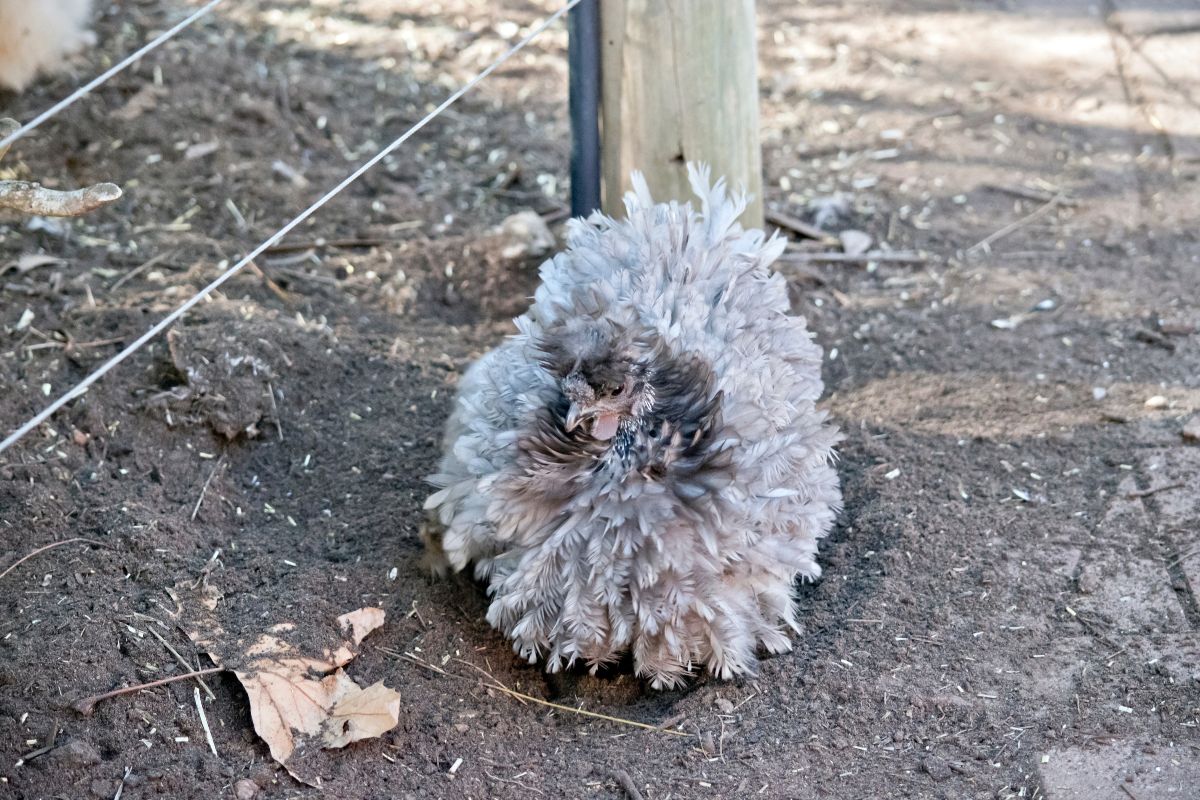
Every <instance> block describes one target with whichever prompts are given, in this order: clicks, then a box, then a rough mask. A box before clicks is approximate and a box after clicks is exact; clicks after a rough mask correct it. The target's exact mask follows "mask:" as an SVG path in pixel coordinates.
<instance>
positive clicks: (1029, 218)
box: [967, 194, 1063, 255]
mask: <svg viewBox="0 0 1200 800" xmlns="http://www.w3.org/2000/svg"><path fill="white" fill-rule="evenodd" d="M1062 201H1063V196H1062V194H1057V195H1055V196H1054V197H1051V198H1050V199H1049V200H1047V201H1046V202H1045V203H1044V204H1042V205H1040V206H1038V207H1037V208H1036V209H1034V210H1033V211H1032V212H1030V213H1029V214H1026V215H1025V216H1023V217H1021V218H1020V219H1019V220H1017V221H1016V222H1010V223H1009V224H1007V225H1005V226H1004V227H1003V228H1001V229H1000V230H998V231H996V232H995V233H992V234H991V235H990V236H987V237H986V238H984V239H981V240H980V241H978V242H976V243H975V244H973V245H971V246H970V247H968V248H967V254H968V255H973V254H975V253H978V252H981V251H986V250H989V249H991V246H992V244H993V243H995V242H998V241H999V240H1001V239H1003V238H1004V237H1005V236H1008V235H1009V234H1010V233H1012V232H1013V231H1015V230H1017V229H1019V228H1023V227H1025V226H1026V225H1028V224H1029V223H1031V222H1033V221H1034V220H1037V219H1040V218H1041V217H1044V216H1045V215H1046V214H1048V213H1049V212H1050V211H1052V210H1053V209H1054V208H1055V207H1056V206H1058V205H1059V204H1060V203H1062Z"/></svg>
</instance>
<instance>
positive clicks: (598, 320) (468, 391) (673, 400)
mask: <svg viewBox="0 0 1200 800" xmlns="http://www.w3.org/2000/svg"><path fill="white" fill-rule="evenodd" d="M689 171H690V175H691V183H692V188H693V190H694V191H695V193H696V194H697V196H698V197H699V199H700V202H701V208H700V210H699V211H698V212H697V211H695V210H693V208H692V206H691V205H690V204H683V205H681V204H678V203H670V204H658V205H656V204H654V202H653V201H652V200H651V198H650V193H649V191H648V189H647V187H646V183H645V181H644V180H642V178H641V177H640V176H638V175H635V176H634V181H633V184H634V190H633V191H632V192H630V193H629V195H627V196H626V198H625V205H626V209H627V211H628V218H627V219H626V220H622V221H617V220H613V219H610V218H608V217H606V216H603V215H601V214H594V215H592V217H591V218H590V219H588V220H586V221H575V222H572V223H571V227H570V229H569V236H568V244H569V247H568V249H567V250H566V251H565V252H563V253H561V254H559V255H557V256H555V257H554V258H553V259H551V260H550V261H548V262H546V264H544V265H543V266H542V268H541V278H542V285H541V286H540V287H539V288H538V290H537V293H536V295H535V297H534V303H533V305H532V307H531V308H530V309H529V311H528V312H527V313H526V314H525V315H523V316H521V317H519V318H518V319H517V320H516V326H517V329H518V333H517V334H516V335H514V336H512V337H511V338H509V339H508V340H507V341H505V342H504V343H503V344H502V345H500V346H499V347H497V348H496V349H495V350H493V351H491V352H490V353H488V354H487V355H485V356H484V357H483V358H482V359H480V360H479V361H478V362H477V363H476V364H474V365H473V366H472V367H471V368H470V369H469V370H468V371H467V373H466V375H465V376H464V377H463V379H462V382H461V385H460V387H459V391H458V400H457V403H456V405H455V408H454V412H453V415H452V416H451V418H450V420H449V423H448V426H447V431H446V437H445V456H444V458H443V461H442V464H441V467H440V470H439V471H438V473H437V474H435V475H433V476H431V477H430V481H431V482H432V483H433V484H434V485H435V486H438V487H441V488H440V491H438V492H437V493H436V494H434V495H433V496H431V497H430V498H429V499H428V501H427V502H426V508H427V509H429V510H431V511H434V512H436V519H437V522H436V523H435V524H434V525H432V526H430V527H427V529H426V534H425V538H426V543H427V546H428V547H429V548H430V551H431V552H430V556H431V557H432V558H433V559H434V562H435V566H437V564H438V562H439V561H440V564H441V565H442V566H444V565H445V564H446V563H447V562H448V564H449V566H451V567H452V568H453V569H455V570H462V569H465V568H466V567H467V566H468V565H469V564H472V563H473V564H474V565H475V575H476V577H477V578H478V579H479V580H481V581H485V582H486V583H487V587H488V593H489V595H490V596H491V604H490V607H489V609H488V614H487V618H488V622H490V623H491V624H492V625H493V626H494V627H495V628H497V629H499V630H500V631H502V632H503V633H504V634H505V635H506V636H508V637H509V638H510V639H512V641H513V646H514V649H515V650H516V651H517V652H518V653H519V654H520V655H521V656H522V657H524V658H526V659H528V660H529V661H530V663H534V662H536V661H537V660H538V659H544V661H545V664H546V669H547V671H550V672H554V671H557V670H559V669H561V668H563V667H564V666H569V665H571V664H573V663H576V662H586V663H587V664H589V665H591V666H592V667H593V669H595V668H596V667H598V666H600V665H602V664H605V663H608V662H612V661H615V660H616V659H618V658H620V657H621V656H622V655H623V654H624V653H626V652H631V653H632V655H633V661H634V667H635V670H636V672H637V674H638V675H641V676H646V677H648V678H649V679H650V681H651V684H652V685H653V686H654V687H673V686H677V685H679V684H681V683H682V682H683V681H684V680H685V678H686V677H687V676H688V675H690V674H693V673H694V670H695V668H697V667H700V666H706V667H707V669H708V670H709V671H710V672H711V673H713V674H714V675H716V676H718V677H721V678H730V677H733V676H737V675H743V674H748V673H752V672H753V671H754V669H755V666H756V661H757V658H756V656H757V653H758V651H759V649H760V648H762V649H764V650H766V651H767V652H770V653H780V652H785V651H787V650H789V649H790V648H791V644H790V640H789V637H788V635H787V629H789V628H790V629H792V630H794V631H797V632H799V630H800V625H799V623H798V621H797V619H796V611H795V608H794V601H793V596H792V588H793V584H794V582H795V580H796V578H797V576H800V577H803V578H810V579H811V578H814V577H816V576H817V575H818V574H819V573H820V567H819V566H818V565H817V563H816V560H815V559H816V552H817V540H818V539H819V538H820V537H822V536H824V535H825V534H826V533H827V532H828V530H829V528H830V526H831V524H832V523H833V520H834V517H835V515H836V514H837V513H838V511H839V510H840V507H841V492H840V490H839V488H838V479H837V474H836V472H835V470H834V468H833V459H834V452H833V447H834V445H835V444H836V443H837V442H838V441H839V438H840V437H839V435H838V432H837V430H836V429H835V428H834V427H833V426H832V425H831V424H829V423H828V422H827V421H826V415H825V413H824V412H822V411H818V410H817V409H816V408H815V405H814V404H815V402H816V400H817V399H818V397H819V396H820V394H821V390H822V384H821V355H822V354H821V349H820V347H818V346H817V345H816V344H815V343H814V342H813V340H812V335H811V334H810V333H809V332H808V330H807V329H806V327H805V322H804V319H803V318H801V317H795V316H790V315H789V313H788V311H789V303H788V296H787V290H786V285H785V282H784V279H783V277H782V276H781V275H779V274H777V273H773V272H771V270H770V269H769V265H770V264H771V263H772V262H773V261H774V260H775V259H776V258H777V257H778V256H779V255H780V253H781V252H782V251H783V248H784V244H785V242H784V240H783V239H780V238H777V237H772V238H771V239H769V240H766V239H764V236H763V233H762V232H761V231H757V230H752V231H744V230H742V228H741V227H740V226H739V225H738V224H737V222H736V218H737V217H738V215H739V214H740V213H741V212H742V210H743V209H744V207H745V199H744V198H743V197H730V196H728V195H727V193H726V191H725V187H724V183H723V182H722V181H718V182H717V183H716V184H715V185H711V184H710V182H709V175H708V171H707V169H705V168H702V167H690V168H689Z"/></svg>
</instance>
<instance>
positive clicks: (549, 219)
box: [538, 206, 571, 225]
mask: <svg viewBox="0 0 1200 800" xmlns="http://www.w3.org/2000/svg"><path fill="white" fill-rule="evenodd" d="M538 216H540V217H541V218H542V222H545V223H546V224H547V225H553V224H554V223H556V222H562V221H563V220H564V219H570V218H571V209H569V208H567V207H566V206H559V207H558V208H552V209H550V210H549V211H543V212H542V213H541V214H539V215H538Z"/></svg>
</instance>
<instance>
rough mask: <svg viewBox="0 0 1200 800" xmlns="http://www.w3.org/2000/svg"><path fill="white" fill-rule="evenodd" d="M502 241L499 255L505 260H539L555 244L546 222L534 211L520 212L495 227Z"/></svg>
mask: <svg viewBox="0 0 1200 800" xmlns="http://www.w3.org/2000/svg"><path fill="white" fill-rule="evenodd" d="M496 233H497V234H498V235H499V236H500V237H501V238H502V239H503V240H504V241H503V244H502V246H501V249H500V255H501V256H502V257H504V258H507V259H517V258H527V257H528V258H539V257H541V256H544V255H546V254H547V253H549V252H550V251H551V250H552V249H554V247H555V245H556V244H557V242H556V241H555V239H554V234H553V233H551V232H550V227H549V226H548V225H546V221H545V220H544V219H542V217H541V215H540V214H538V213H537V212H536V211H520V212H518V213H516V214H513V215H512V216H510V217H507V218H506V219H505V220H504V221H503V222H501V223H500V224H499V225H498V226H496Z"/></svg>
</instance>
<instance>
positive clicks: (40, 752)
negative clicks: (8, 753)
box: [13, 720, 62, 767]
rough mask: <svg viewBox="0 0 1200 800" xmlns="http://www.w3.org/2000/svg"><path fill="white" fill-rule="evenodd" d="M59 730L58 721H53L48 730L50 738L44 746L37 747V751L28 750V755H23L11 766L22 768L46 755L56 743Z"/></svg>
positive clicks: (60, 728)
mask: <svg viewBox="0 0 1200 800" xmlns="http://www.w3.org/2000/svg"><path fill="white" fill-rule="evenodd" d="M60 730H62V727H61V726H60V725H59V724H58V720H54V725H53V726H51V728H50V736H49V738H48V739H47V740H46V746H45V747H39V748H38V749H37V750H30V751H29V752H28V753H26V754H25V755H23V756H21V757H20V758H18V759H17V763H16V764H13V766H14V767H21V766H24V765H25V764H28V763H29V762H30V761H33V760H34V759H35V758H37V757H38V756H44V755H46V753H49V752H50V751H51V750H53V749H54V743H55V742H56V741H58V732H59V731H60Z"/></svg>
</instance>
